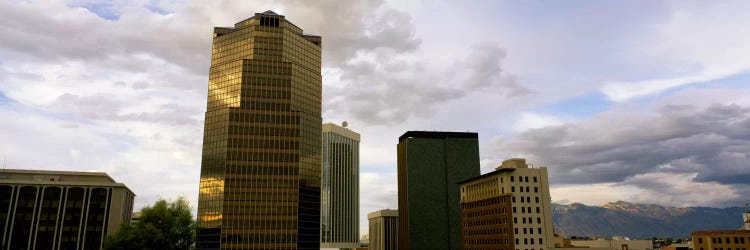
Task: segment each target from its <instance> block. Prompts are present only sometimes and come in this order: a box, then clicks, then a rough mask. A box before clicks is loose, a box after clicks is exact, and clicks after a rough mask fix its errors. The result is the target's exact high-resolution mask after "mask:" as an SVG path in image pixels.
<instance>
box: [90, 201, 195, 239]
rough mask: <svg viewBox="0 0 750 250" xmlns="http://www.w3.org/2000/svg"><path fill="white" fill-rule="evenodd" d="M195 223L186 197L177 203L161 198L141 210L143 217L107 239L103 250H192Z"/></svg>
mask: <svg viewBox="0 0 750 250" xmlns="http://www.w3.org/2000/svg"><path fill="white" fill-rule="evenodd" d="M194 235H195V220H193V215H192V213H191V210H190V205H189V204H188V201H187V200H186V199H185V198H184V197H179V198H177V200H176V201H174V202H167V201H166V200H164V199H159V200H158V201H156V203H154V205H153V206H146V207H144V208H143V209H141V217H140V219H139V220H138V221H136V222H134V223H133V224H132V225H131V224H128V223H124V224H123V225H122V226H120V229H119V230H118V231H117V233H115V234H114V235H112V236H107V238H106V240H105V242H104V249H112V250H126V249H189V248H190V247H191V246H192V245H193V242H194V241H193V236H194Z"/></svg>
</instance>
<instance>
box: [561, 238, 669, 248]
mask: <svg viewBox="0 0 750 250" xmlns="http://www.w3.org/2000/svg"><path fill="white" fill-rule="evenodd" d="M570 244H571V245H573V246H575V247H590V248H606V249H611V250H653V249H654V244H653V242H652V241H651V240H625V239H611V240H610V239H604V238H597V239H593V240H570Z"/></svg>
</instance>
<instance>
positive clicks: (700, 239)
mask: <svg viewBox="0 0 750 250" xmlns="http://www.w3.org/2000/svg"><path fill="white" fill-rule="evenodd" d="M698 243H703V238H701V237H698ZM701 250H703V249H701Z"/></svg>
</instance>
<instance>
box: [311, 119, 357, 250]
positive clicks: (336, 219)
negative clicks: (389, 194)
mask: <svg viewBox="0 0 750 250" xmlns="http://www.w3.org/2000/svg"><path fill="white" fill-rule="evenodd" d="M343 125H344V126H346V122H344V124H343ZM321 180H322V182H323V183H322V184H321V192H320V247H321V248H345V249H351V248H355V247H359V134H358V133H356V132H354V131H352V130H351V129H348V128H346V127H342V126H338V125H336V124H332V123H326V124H323V173H322V178H321Z"/></svg>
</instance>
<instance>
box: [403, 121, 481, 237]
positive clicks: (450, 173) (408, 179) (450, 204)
mask: <svg viewBox="0 0 750 250" xmlns="http://www.w3.org/2000/svg"><path fill="white" fill-rule="evenodd" d="M476 176H479V144H478V142H477V133H459V132H426V131H409V132H406V133H405V134H403V135H402V136H401V137H399V143H398V209H399V227H400V228H399V242H400V245H399V248H400V249H402V250H408V249H434V250H442V249H444V250H448V249H450V250H457V249H461V248H462V233H461V207H460V205H461V204H460V194H459V189H458V183H459V182H460V181H463V180H466V179H469V178H473V177H476Z"/></svg>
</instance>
